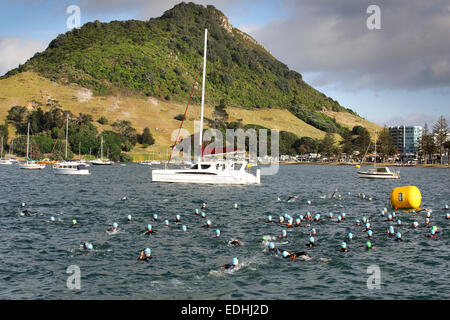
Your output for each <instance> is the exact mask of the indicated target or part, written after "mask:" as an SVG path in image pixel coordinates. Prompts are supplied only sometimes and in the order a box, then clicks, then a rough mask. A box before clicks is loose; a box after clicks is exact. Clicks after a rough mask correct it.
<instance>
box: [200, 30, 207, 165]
mask: <svg viewBox="0 0 450 320" xmlns="http://www.w3.org/2000/svg"><path fill="white" fill-rule="evenodd" d="M207 44H208V29H205V49H204V50H203V82H202V110H201V113H200V135H199V144H200V155H199V157H198V162H200V161H201V160H202V158H203V149H202V146H203V109H204V107H205V83H206V48H207ZM199 168H200V165H199Z"/></svg>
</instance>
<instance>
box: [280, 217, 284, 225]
mask: <svg viewBox="0 0 450 320" xmlns="http://www.w3.org/2000/svg"><path fill="white" fill-rule="evenodd" d="M279 222H280V224H282V223H284V217H282V216H280V220H279Z"/></svg>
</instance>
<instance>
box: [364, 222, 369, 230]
mask: <svg viewBox="0 0 450 320" xmlns="http://www.w3.org/2000/svg"><path fill="white" fill-rule="evenodd" d="M369 230H370V223H368V222H367V223H366V227H365V228H364V229H363V232H367V231H369Z"/></svg>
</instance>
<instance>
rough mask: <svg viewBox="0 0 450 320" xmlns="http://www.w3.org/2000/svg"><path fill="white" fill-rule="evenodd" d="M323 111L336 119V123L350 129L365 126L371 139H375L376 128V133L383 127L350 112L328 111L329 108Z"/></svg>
mask: <svg viewBox="0 0 450 320" xmlns="http://www.w3.org/2000/svg"><path fill="white" fill-rule="evenodd" d="M323 113H325V114H326V115H327V116H330V117H332V118H334V119H336V121H337V122H338V123H340V124H341V125H343V126H345V127H347V128H349V129H350V130H351V129H352V128H353V127H354V126H362V127H364V128H366V129H367V130H369V132H370V136H371V137H372V139H375V131H377V130H378V133H379V132H380V130H382V129H383V127H382V126H379V125H377V124H375V123H373V122H370V121H368V120H366V119H363V118H360V117H358V116H355V115H353V114H350V113H343V112H333V111H329V110H326V111H323Z"/></svg>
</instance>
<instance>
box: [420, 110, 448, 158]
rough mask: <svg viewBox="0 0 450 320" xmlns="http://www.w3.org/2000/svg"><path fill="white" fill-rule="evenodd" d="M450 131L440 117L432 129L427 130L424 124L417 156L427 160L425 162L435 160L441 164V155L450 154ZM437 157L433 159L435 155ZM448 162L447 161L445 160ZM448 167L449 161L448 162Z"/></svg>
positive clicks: (443, 119) (426, 125)
mask: <svg viewBox="0 0 450 320" xmlns="http://www.w3.org/2000/svg"><path fill="white" fill-rule="evenodd" d="M449 134H450V129H449V127H448V124H447V121H446V120H445V118H444V116H440V117H439V118H438V120H437V121H436V123H434V125H433V129H432V130H430V129H429V128H428V124H427V123H425V125H424V126H423V131H422V138H421V139H420V142H419V155H420V156H422V157H423V158H426V159H427V162H435V161H434V159H433V158H437V161H438V162H439V163H440V164H443V158H444V157H443V155H444V153H445V151H447V159H448V154H449V152H450V139H449ZM436 154H437V155H438V157H434V156H435V155H436ZM447 161H448V160H447ZM448 164H449V165H450V161H448Z"/></svg>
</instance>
